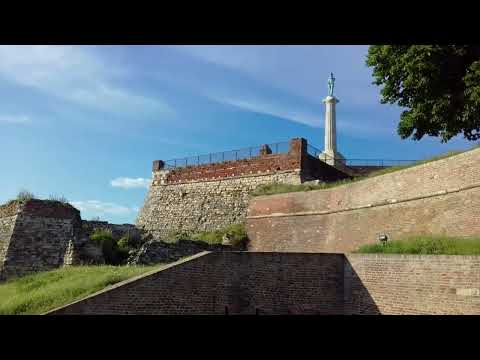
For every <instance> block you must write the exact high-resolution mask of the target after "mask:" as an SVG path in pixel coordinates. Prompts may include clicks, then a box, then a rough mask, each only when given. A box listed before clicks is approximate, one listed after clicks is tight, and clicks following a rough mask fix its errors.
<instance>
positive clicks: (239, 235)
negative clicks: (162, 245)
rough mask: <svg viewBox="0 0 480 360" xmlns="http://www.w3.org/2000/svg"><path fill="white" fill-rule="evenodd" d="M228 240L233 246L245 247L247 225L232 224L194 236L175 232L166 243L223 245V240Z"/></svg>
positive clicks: (168, 237) (167, 238)
mask: <svg viewBox="0 0 480 360" xmlns="http://www.w3.org/2000/svg"><path fill="white" fill-rule="evenodd" d="M224 238H228V241H229V243H230V245H232V246H238V247H241V246H245V245H246V243H247V242H248V237H247V232H246V230H245V224H232V225H229V226H226V227H224V228H222V229H219V230H215V231H202V232H198V233H194V234H189V233H186V232H173V233H171V234H169V235H168V236H167V237H166V239H165V241H166V242H177V241H180V240H193V241H203V242H205V243H207V244H210V245H214V244H222V242H223V239H224Z"/></svg>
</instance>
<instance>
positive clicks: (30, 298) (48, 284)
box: [0, 265, 164, 315]
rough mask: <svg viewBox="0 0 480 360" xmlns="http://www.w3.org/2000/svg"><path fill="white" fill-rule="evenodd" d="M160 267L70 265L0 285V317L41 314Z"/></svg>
mask: <svg viewBox="0 0 480 360" xmlns="http://www.w3.org/2000/svg"><path fill="white" fill-rule="evenodd" d="M161 266H164V265H160V266H158V265H157V266H72V267H65V268H60V269H56V270H52V271H48V272H41V273H36V274H32V275H27V276H24V277H21V278H17V279H11V280H9V281H7V282H5V283H2V284H0V315H20V314H41V313H44V312H46V311H49V310H52V309H54V308H56V307H59V306H61V305H65V304H68V303H70V302H73V301H75V300H79V299H81V298H83V297H85V296H87V295H89V294H92V293H94V292H96V291H99V290H101V289H103V288H105V287H106V286H109V285H112V284H115V283H118V282H120V281H123V280H126V279H128V278H131V277H134V276H137V275H140V274H142V273H144V272H147V271H150V270H153V269H156V268H160V267H161Z"/></svg>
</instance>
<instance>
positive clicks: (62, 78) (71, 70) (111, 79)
mask: <svg viewBox="0 0 480 360" xmlns="http://www.w3.org/2000/svg"><path fill="white" fill-rule="evenodd" d="M126 73H127V71H126V70H123V69H121V68H118V67H115V66H113V65H112V64H111V63H110V64H108V65H107V64H106V63H104V61H102V59H101V58H100V57H99V56H98V55H97V54H96V53H95V52H94V51H93V50H92V49H90V48H85V47H81V46H55V45H54V46H43V45H33V46H27V45H20V46H10V45H2V46H0V77H3V78H4V79H6V80H8V81H11V82H14V83H16V84H19V85H22V86H26V87H30V88H34V89H36V90H39V91H42V92H44V93H47V94H49V95H53V96H56V97H60V98H62V99H64V100H67V101H71V102H75V103H77V104H80V105H83V106H88V107H93V108H97V109H101V110H104V111H120V112H122V111H137V112H138V111H152V112H155V113H157V114H163V115H165V116H167V115H168V116H172V115H173V114H174V113H175V112H174V110H173V109H172V108H171V107H170V106H169V105H168V104H167V103H166V102H165V101H163V100H161V99H157V98H155V99H152V98H149V97H146V96H143V95H140V94H136V93H133V92H131V91H129V90H128V89H126V88H123V87H120V86H119V85H117V84H116V81H115V80H121V79H122V78H123V77H124V75H126Z"/></svg>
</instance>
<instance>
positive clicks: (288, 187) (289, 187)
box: [251, 179, 358, 196]
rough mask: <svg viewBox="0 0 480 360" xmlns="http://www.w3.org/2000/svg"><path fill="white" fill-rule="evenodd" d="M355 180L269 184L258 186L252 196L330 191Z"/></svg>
mask: <svg viewBox="0 0 480 360" xmlns="http://www.w3.org/2000/svg"><path fill="white" fill-rule="evenodd" d="M354 181H358V180H357V179H346V180H339V181H335V182H329V183H319V184H299V185H293V184H282V183H271V184H265V185H260V186H258V187H257V188H256V189H255V190H253V191H252V193H251V195H252V196H262V195H273V194H284V193H291V192H301V191H312V190H323V189H330V188H333V187H336V186H340V185H345V184H351V183H352V182H354Z"/></svg>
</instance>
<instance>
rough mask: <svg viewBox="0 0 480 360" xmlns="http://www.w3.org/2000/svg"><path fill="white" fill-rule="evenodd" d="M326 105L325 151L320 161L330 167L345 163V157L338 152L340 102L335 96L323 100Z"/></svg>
mask: <svg viewBox="0 0 480 360" xmlns="http://www.w3.org/2000/svg"><path fill="white" fill-rule="evenodd" d="M323 102H324V103H325V149H324V151H323V152H322V154H320V156H319V158H320V160H323V161H325V162H326V163H327V164H329V165H335V164H337V163H344V161H343V160H344V157H343V156H342V155H341V154H340V153H339V152H338V151H337V126H336V120H337V119H336V109H335V107H336V104H337V103H338V102H340V101H339V100H338V99H337V98H336V97H334V96H330V95H329V96H327V97H326V98H325V99H323Z"/></svg>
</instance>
